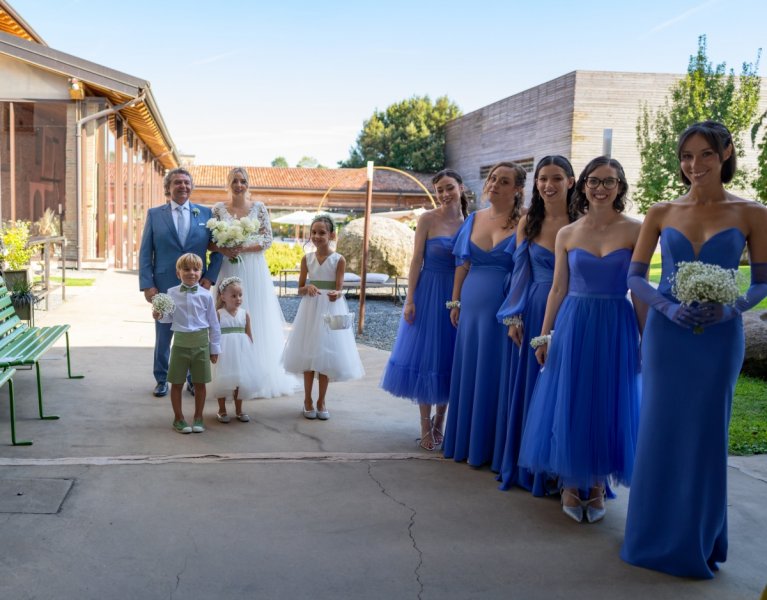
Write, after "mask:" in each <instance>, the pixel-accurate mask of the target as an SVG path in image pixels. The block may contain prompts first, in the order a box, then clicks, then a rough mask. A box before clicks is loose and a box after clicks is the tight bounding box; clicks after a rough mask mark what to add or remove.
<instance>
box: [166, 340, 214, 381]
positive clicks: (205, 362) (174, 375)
mask: <svg viewBox="0 0 767 600" xmlns="http://www.w3.org/2000/svg"><path fill="white" fill-rule="evenodd" d="M187 372H190V373H191V374H192V383H210V380H211V374H210V342H209V340H208V330H207V329H201V330H200V331H192V332H184V331H174V332H173V346H172V347H171V349H170V363H169V365H168V382H169V383H176V384H183V383H184V382H186V374H187Z"/></svg>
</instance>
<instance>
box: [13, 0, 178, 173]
mask: <svg viewBox="0 0 767 600" xmlns="http://www.w3.org/2000/svg"><path fill="white" fill-rule="evenodd" d="M0 1H2V0H0ZM4 14H8V13H4ZM0 54H5V55H7V56H10V57H12V58H16V59H18V60H22V61H24V62H26V63H28V64H31V65H34V66H35V67H38V68H41V69H45V70H48V71H51V72H54V73H58V74H60V75H64V76H66V77H73V78H76V79H78V80H80V81H81V82H82V83H83V84H85V88H86V91H87V94H86V96H101V97H104V98H107V99H108V100H109V102H110V103H111V104H112V105H113V106H117V105H119V104H124V103H126V102H128V101H130V100H132V99H134V98H136V97H138V96H140V95H141V94H145V97H144V100H143V102H139V103H138V104H135V105H134V106H132V107H130V108H125V109H123V110H121V111H120V112H121V114H122V116H123V118H125V120H126V121H127V122H128V124H129V125H130V127H131V129H133V130H134V131H135V132H136V133H137V134H138V136H139V138H141V140H142V141H143V142H144V143H145V144H146V145H147V146H148V147H149V149H150V150H151V151H152V154H154V155H155V156H156V157H157V158H158V160H159V161H160V163H161V164H162V165H163V166H164V167H165V168H173V167H176V166H178V162H179V161H178V151H177V150H176V147H175V145H174V144H173V140H172V139H171V137H170V133H169V132H168V129H167V127H166V126H165V122H164V121H163V119H162V115H161V114H160V110H159V109H158V107H157V103H156V102H155V99H154V96H153V95H152V90H151V88H150V85H149V82H148V81H145V80H143V79H138V78H136V77H133V76H132V75H127V74H126V73H121V72H120V71H115V70H114V69H110V68H108V67H105V66H103V65H99V64H96V63H93V62H90V61H87V60H84V59H82V58H78V57H76V56H72V55H71V54H66V53H64V52H60V51H58V50H54V49H52V48H50V47H48V46H44V45H42V44H40V43H37V42H33V41H29V40H27V39H26V38H24V37H20V36H17V35H12V34H9V33H4V32H2V31H0Z"/></svg>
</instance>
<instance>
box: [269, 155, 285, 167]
mask: <svg viewBox="0 0 767 600" xmlns="http://www.w3.org/2000/svg"><path fill="white" fill-rule="evenodd" d="M272 166H273V167H287V166H289V165H288V160H287V159H286V158H285V157H284V156H278V157H277V158H275V159H274V160H273V161H272Z"/></svg>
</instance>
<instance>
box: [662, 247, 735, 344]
mask: <svg viewBox="0 0 767 600" xmlns="http://www.w3.org/2000/svg"><path fill="white" fill-rule="evenodd" d="M669 283H670V284H671V293H672V294H673V295H674V297H675V298H676V299H677V300H679V301H680V302H681V303H682V304H686V305H688V306H689V305H692V304H696V303H697V304H702V303H704V302H716V303H718V304H726V305H733V304H735V301H736V300H737V299H738V296H740V289H739V287H738V270H737V269H724V268H722V267H720V266H719V265H713V264H709V263H704V262H701V261H699V260H695V261H690V262H680V263H677V271H676V273H674V274H673V275H672V276H671V277H670V279H669ZM693 331H694V332H695V333H702V332H703V328H702V327H700V326H698V327H695V328H694V329H693Z"/></svg>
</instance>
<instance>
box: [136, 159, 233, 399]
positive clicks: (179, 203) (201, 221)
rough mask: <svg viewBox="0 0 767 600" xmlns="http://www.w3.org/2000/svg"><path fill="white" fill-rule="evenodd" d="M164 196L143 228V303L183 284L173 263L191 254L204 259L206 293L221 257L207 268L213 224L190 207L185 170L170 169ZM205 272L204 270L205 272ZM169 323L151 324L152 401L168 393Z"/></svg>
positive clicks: (195, 207)
mask: <svg viewBox="0 0 767 600" xmlns="http://www.w3.org/2000/svg"><path fill="white" fill-rule="evenodd" d="M163 185H164V187H165V196H166V198H169V199H170V201H169V202H166V204H165V205H164V206H157V207H155V208H150V209H149V211H148V212H147V216H146V222H145V223H144V233H143V235H142V236H141V250H140V251H139V270H138V276H139V287H140V289H141V291H142V292H144V297H145V298H146V300H147V302H151V301H152V298H153V297H154V296H155V295H156V294H158V293H163V294H164V293H166V292H167V291H168V288H170V287H173V286H174V285H178V284H179V283H181V281H180V280H179V278H178V277H177V276H176V261H177V260H178V258H179V257H180V256H181V255H182V254H186V253H187V252H193V253H194V254H196V255H197V256H199V257H200V258H201V259H202V265H203V270H202V279H200V285H202V286H203V287H204V288H206V289H210V286H211V284H212V283H214V282H215V281H216V278H217V277H218V271H219V269H220V268H221V260H222V256H221V255H220V254H219V253H218V252H214V253H213V254H211V255H210V264H209V265H206V261H205V256H206V252H207V250H208V244H209V243H210V241H211V234H210V230H209V229H208V228H207V227H206V226H205V224H206V223H207V222H208V219H210V218H211V216H212V215H211V212H210V209H209V208H206V207H205V206H198V205H196V204H192V203H191V202H190V201H189V196H190V195H191V194H192V190H193V189H194V184H193V183H192V175H191V174H190V173H189V171H187V170H186V169H180V168H179V169H173V170H172V171H169V172H168V174H167V175H166V176H165V179H164V180H163ZM206 267H207V268H206ZM170 326H171V324H170V323H160V322H159V321H155V344H154V378H155V381H156V382H157V385H156V386H155V388H154V395H155V396H165V395H166V394H167V393H168V383H167V374H168V359H169V357H170V342H171V339H172V337H173V332H172V331H171V329H170Z"/></svg>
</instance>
